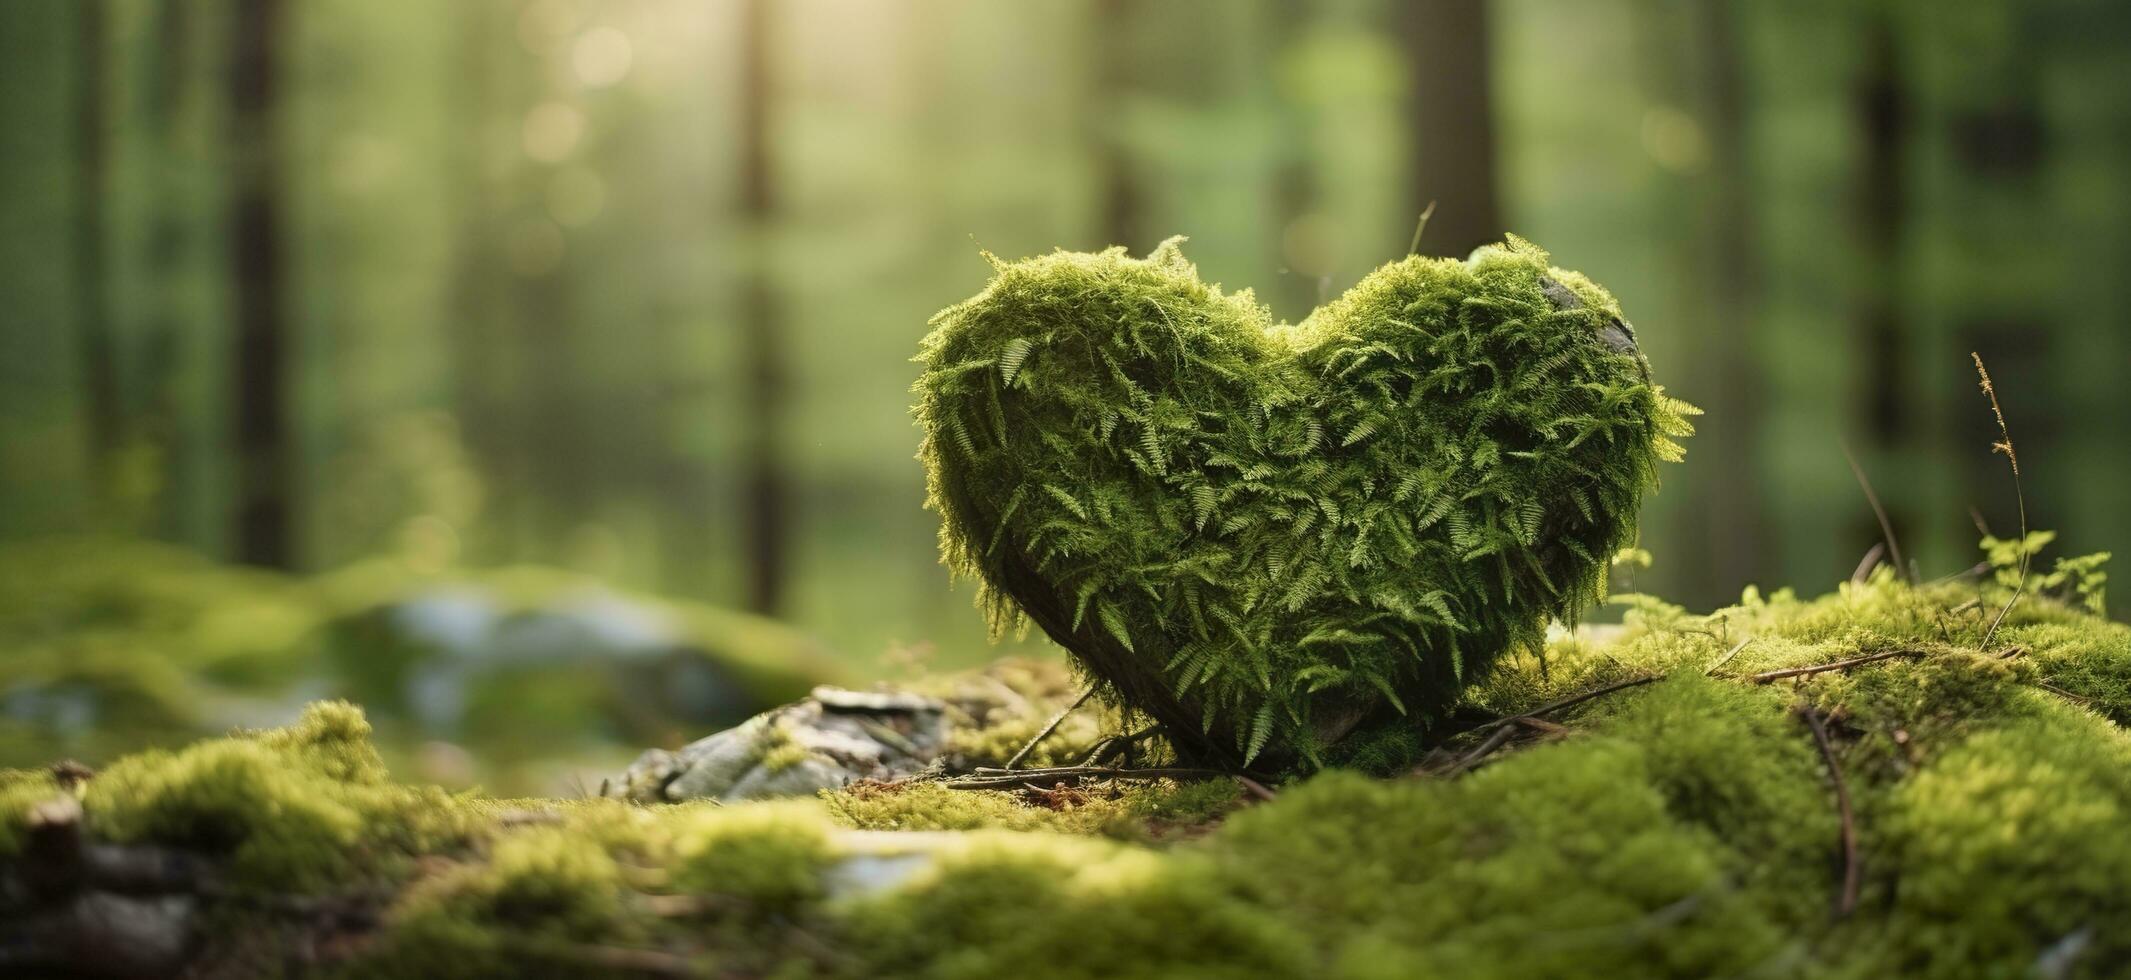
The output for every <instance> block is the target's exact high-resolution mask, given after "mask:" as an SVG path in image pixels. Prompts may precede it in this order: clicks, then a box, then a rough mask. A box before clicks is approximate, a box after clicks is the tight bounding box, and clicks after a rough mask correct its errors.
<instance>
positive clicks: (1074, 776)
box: [941, 766, 1234, 790]
mask: <svg viewBox="0 0 2131 980" xmlns="http://www.w3.org/2000/svg"><path fill="white" fill-rule="evenodd" d="M1232 775H1234V773H1228V772H1223V771H1221V770H1219V769H1186V768H1177V767H1165V768H1159V769H1115V768H1111V767H1109V766H1060V767H1058V768H1055V769H1017V770H1014V771H1013V772H1012V773H1011V774H1006V775H977V776H971V777H969V778H965V779H956V780H950V781H948V782H946V783H942V784H941V785H943V786H945V787H947V788H948V789H1003V790H1021V789H1030V788H1040V787H1043V786H1053V785H1056V784H1058V783H1063V782H1066V781H1068V780H1079V779H1211V778H1214V777H1218V776H1232Z"/></svg>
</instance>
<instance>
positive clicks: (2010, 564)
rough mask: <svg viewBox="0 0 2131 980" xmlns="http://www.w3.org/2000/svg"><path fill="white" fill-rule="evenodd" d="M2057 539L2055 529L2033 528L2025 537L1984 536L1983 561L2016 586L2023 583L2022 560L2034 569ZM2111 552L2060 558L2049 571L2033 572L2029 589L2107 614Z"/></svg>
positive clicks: (2010, 586)
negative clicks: (2038, 560) (2034, 565)
mask: <svg viewBox="0 0 2131 980" xmlns="http://www.w3.org/2000/svg"><path fill="white" fill-rule="evenodd" d="M2055 540H2057V532H2055V531H2030V532H2028V534H2027V537H2026V538H2023V539H2012V540H2007V539H2003V538H1997V537H1993V536H1991V535H1987V534H1986V535H1984V536H1983V542H1982V546H1983V556H1984V560H1985V561H1987V562H1989V563H1990V568H1991V575H1992V577H1993V578H1994V579H1996V581H1997V583H1998V584H1999V585H2000V586H2003V587H2004V588H2006V589H2015V588H2018V587H2019V586H2020V585H2021V581H2020V570H2021V567H2022V565H2021V562H2022V560H2023V559H2025V560H2026V561H2027V565H2028V567H2030V568H2032V566H2033V564H2034V560H2035V559H2036V558H2039V557H2041V555H2042V551H2043V549H2044V548H2047V547H2049V545H2050V542H2052V541H2055ZM2108 564H2109V553H2108V552H2106V551H2097V552H2094V553H2093V554H2090V555H2080V556H2078V557H2076V558H2059V559H2057V564H2056V565H2055V566H2054V567H2052V568H2051V569H2050V570H2049V572H2047V573H2045V574H2041V575H2031V576H2030V578H2029V580H2028V582H2027V583H2026V584H2027V587H2028V588H2031V589H2034V590H2035V591H2037V592H2043V593H2047V594H2051V595H2058V596H2062V597H2064V598H2066V599H2067V600H2068V601H2072V602H2076V603H2077V604H2078V605H2079V606H2080V607H2081V608H2083V609H2085V610H2086V611H2088V612H2091V613H2093V614H2094V615H2096V616H2105V615H2107V614H2108V601H2107V586H2108V584H2109V573H2108V571H2107V569H2106V566H2107V565H2108Z"/></svg>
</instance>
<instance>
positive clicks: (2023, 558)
mask: <svg viewBox="0 0 2131 980" xmlns="http://www.w3.org/2000/svg"><path fill="white" fill-rule="evenodd" d="M1968 356H1969V357H1971V358H1974V359H1975V362H1976V377H1978V378H1980V379H1982V384H1983V394H1984V395H1985V396H1987V397H1988V398H1989V399H1990V414H1991V415H1992V417H1994V418H1996V419H1997V420H1998V435H1999V436H2000V437H2001V438H2000V441H1999V442H1998V443H1997V444H1996V445H1994V446H1992V447H1990V450H1991V452H1994V453H1999V452H2002V453H2004V454H2005V459H2006V461H2007V462H2008V463H2011V464H2012V468H2013V500H2014V501H2015V502H2017V503H2018V504H2019V505H2020V584H2019V585H2016V586H2014V587H2013V597H2012V598H2010V599H2007V600H2005V608H2003V609H2000V610H1998V615H1997V618H1995V619H1992V620H1991V621H1990V628H1989V629H1987V630H1984V631H1983V642H1982V643H1980V644H1977V645H1978V646H1986V647H1987V646H1989V645H1990V641H1991V638H1992V637H1994V636H1997V635H1998V627H1999V625H2001V624H2003V623H2004V622H2005V616H2006V614H2007V613H2010V612H2012V611H2013V605H2014V604H2015V603H2018V602H2019V601H2020V594H2021V593H2023V592H2026V591H2027V571H2028V566H2029V565H2030V564H2032V563H2033V561H2034V554H2033V553H2032V552H2030V551H2028V548H2027V492H2026V491H2025V490H2022V489H2021V488H2020V453H2019V452H2018V451H2017V450H2015V449H2014V448H2013V433H2012V430H2011V429H2008V428H2006V427H2005V409H2004V408H2002V407H2000V406H1999V405H1998V389H1997V388H1996V387H1994V386H1992V385H1991V383H1990V371H1989V370H1988V369H1986V368H1984V366H1983V355H1981V354H1978V353H1976V352H1974V351H1969V352H1968Z"/></svg>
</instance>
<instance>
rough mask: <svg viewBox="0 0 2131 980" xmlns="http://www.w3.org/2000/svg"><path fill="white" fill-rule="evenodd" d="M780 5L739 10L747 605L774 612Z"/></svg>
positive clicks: (780, 480) (784, 537)
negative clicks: (775, 18)
mask: <svg viewBox="0 0 2131 980" xmlns="http://www.w3.org/2000/svg"><path fill="white" fill-rule="evenodd" d="M773 6H774V0H746V5H745V7H744V8H743V9H742V11H741V14H740V17H741V30H740V45H741V51H740V188H739V190H740V214H741V222H742V225H743V227H744V229H745V231H744V233H745V234H746V236H747V244H748V248H749V249H751V250H752V252H753V255H752V256H751V260H750V261H749V262H748V264H747V267H746V268H747V272H746V278H745V280H744V281H743V282H742V283H741V284H740V297H739V299H740V329H741V340H740V343H741V349H742V361H741V363H742V365H743V367H742V370H743V371H744V372H745V374H744V376H743V377H742V379H741V387H742V393H743V394H742V397H743V399H744V405H743V412H744V414H743V418H744V419H745V424H746V435H745V437H744V438H745V453H746V455H745V457H744V463H743V465H745V467H746V471H747V472H746V477H745V480H746V486H745V487H744V489H743V490H742V497H741V507H742V514H743V519H744V520H745V521H746V526H745V527H744V528H743V529H742V532H743V537H744V540H745V542H746V545H745V547H746V553H747V605H748V608H749V609H752V610H754V611H756V612H759V613H775V612H777V611H778V610H779V609H781V608H782V607H783V605H784V591H785V578H786V561H787V558H788V551H789V548H790V541H789V538H790V533H789V531H790V529H789V527H788V525H789V523H790V516H789V510H788V508H789V504H790V499H791V486H790V480H789V478H788V477H787V475H786V473H785V471H784V459H783V446H784V443H785V413H786V399H787V396H788V392H787V387H788V379H787V377H786V374H785V353H784V322H783V309H782V307H781V305H780V304H779V302H778V296H777V291H776V284H775V282H774V281H773V278H772V277H773V276H774V275H775V272H776V269H775V268H774V264H773V262H772V258H773V254H772V251H773V250H772V249H771V248H770V243H771V232H772V229H773V226H774V223H775V220H776V214H777V200H776V187H775V181H774V179H773V178H774V175H773V174H772V172H771V167H772V163H773V161H772V153H771V146H770V138H771V133H770V110H771V108H772V105H771V100H772V92H771V84H772V78H771V75H772V65H771V61H770V44H771V41H772V38H771V33H770V24H769V19H770V12H771V9H772V7H773Z"/></svg>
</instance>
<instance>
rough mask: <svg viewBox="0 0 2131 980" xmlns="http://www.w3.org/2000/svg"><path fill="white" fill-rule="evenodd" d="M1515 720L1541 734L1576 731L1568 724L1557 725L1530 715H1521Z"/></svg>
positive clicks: (1571, 732) (1564, 733) (1519, 724)
mask: <svg viewBox="0 0 2131 980" xmlns="http://www.w3.org/2000/svg"><path fill="white" fill-rule="evenodd" d="M1515 720H1516V722H1517V725H1518V726H1519V727H1522V728H1529V729H1531V730H1532V731H1535V732H1538V733H1539V734H1541V735H1569V734H1573V733H1574V732H1575V731H1576V730H1575V729H1573V728H1570V727H1569V726H1567V725H1557V724H1554V723H1553V722H1551V721H1547V720H1546V719H1544V718H1534V717H1532V716H1530V715H1519V716H1517V718H1516V719H1515Z"/></svg>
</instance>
